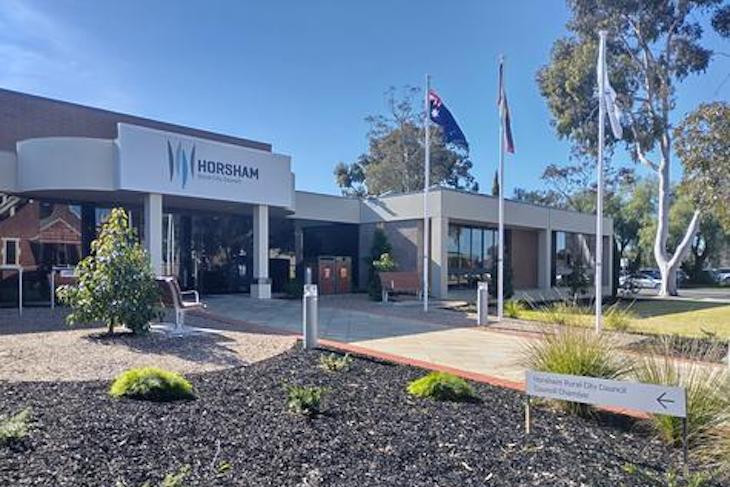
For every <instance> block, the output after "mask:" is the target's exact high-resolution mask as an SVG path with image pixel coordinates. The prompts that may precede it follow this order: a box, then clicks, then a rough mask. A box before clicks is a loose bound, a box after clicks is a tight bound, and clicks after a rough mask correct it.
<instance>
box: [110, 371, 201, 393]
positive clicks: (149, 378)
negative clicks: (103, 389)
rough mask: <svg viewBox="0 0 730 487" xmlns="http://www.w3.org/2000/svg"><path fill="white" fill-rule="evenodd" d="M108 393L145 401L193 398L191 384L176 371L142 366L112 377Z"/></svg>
mask: <svg viewBox="0 0 730 487" xmlns="http://www.w3.org/2000/svg"><path fill="white" fill-rule="evenodd" d="M109 395H111V396H112V397H116V398H121V397H128V398H131V399H143V400H147V401H177V400H181V399H195V394H194V393H193V386H192V385H191V384H190V382H188V381H187V380H186V379H185V378H184V377H183V376H181V375H180V374H178V373H176V372H170V371H167V370H162V369H158V368H155V367H142V368H137V369H129V370H127V371H125V372H122V373H121V374H120V375H118V376H117V378H116V379H114V382H113V383H112V385H111V387H110V388H109Z"/></svg>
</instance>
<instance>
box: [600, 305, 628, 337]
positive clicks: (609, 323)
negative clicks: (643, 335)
mask: <svg viewBox="0 0 730 487" xmlns="http://www.w3.org/2000/svg"><path fill="white" fill-rule="evenodd" d="M635 318H636V313H634V312H633V311H632V310H631V307H630V306H629V307H626V308H624V307H622V306H621V305H620V304H619V302H618V301H617V302H615V303H614V304H612V305H611V306H609V307H608V308H607V309H606V311H605V312H604V313H603V324H604V325H605V326H606V328H608V329H609V330H615V331H621V332H625V331H628V329H629V327H630V326H631V321H632V320H634V319H635Z"/></svg>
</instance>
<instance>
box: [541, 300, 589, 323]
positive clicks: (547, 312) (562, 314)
mask: <svg viewBox="0 0 730 487" xmlns="http://www.w3.org/2000/svg"><path fill="white" fill-rule="evenodd" d="M543 315H544V316H545V321H546V322H548V323H553V324H556V325H562V326H581V325H582V324H583V322H584V321H585V317H586V310H585V309H584V308H582V307H581V306H580V305H579V304H577V303H575V302H568V301H560V302H557V303H553V304H551V305H549V306H547V307H545V308H543Z"/></svg>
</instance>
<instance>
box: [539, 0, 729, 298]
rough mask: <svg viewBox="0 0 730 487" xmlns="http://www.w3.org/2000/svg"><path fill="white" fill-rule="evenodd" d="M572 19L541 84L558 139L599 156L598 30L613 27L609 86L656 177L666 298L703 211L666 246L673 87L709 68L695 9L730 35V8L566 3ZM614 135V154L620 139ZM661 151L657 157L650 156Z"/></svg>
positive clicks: (636, 153)
mask: <svg viewBox="0 0 730 487" xmlns="http://www.w3.org/2000/svg"><path fill="white" fill-rule="evenodd" d="M568 5H569V6H570V8H571V10H572V12H573V16H572V18H571V20H570V21H569V23H568V25H567V27H568V29H569V30H570V31H571V32H572V33H573V36H572V37H569V38H563V39H559V40H557V41H556V42H555V44H554V45H553V50H552V54H551V60H550V64H549V65H547V66H544V67H543V68H541V69H540V71H539V72H538V75H537V81H538V84H539V86H540V90H541V92H542V95H543V96H544V97H545V98H546V99H547V102H548V105H549V107H550V110H551V112H552V114H553V124H554V125H555V128H556V131H557V133H558V135H559V136H561V137H565V138H568V139H570V140H571V141H572V142H573V146H574V151H575V153H576V155H578V156H579V157H584V158H585V157H587V158H594V157H595V155H596V154H597V135H596V134H597V132H598V130H597V117H596V112H597V109H598V98H597V96H596V86H597V80H596V73H595V66H596V53H597V44H598V31H599V30H601V29H605V30H608V32H609V37H608V43H607V49H608V60H609V63H610V67H609V73H610V75H611V78H612V79H611V84H612V85H613V87H614V88H615V89H616V91H617V93H618V98H619V103H620V105H621V106H622V109H623V110H624V113H625V114H626V116H625V119H624V120H623V121H622V123H623V124H624V128H625V133H626V134H627V135H626V137H625V140H624V142H625V144H626V146H627V148H629V149H630V151H631V155H632V157H633V158H634V160H635V161H637V162H640V163H642V164H644V165H645V166H646V167H648V168H649V169H650V170H652V171H653V172H654V173H655V174H656V176H657V188H658V204H657V221H658V225H657V228H656V234H655V236H654V245H653V251H654V258H655V260H656V262H657V265H658V266H659V269H660V271H661V274H662V285H661V289H660V294H661V295H674V294H676V292H677V288H676V271H677V268H678V266H679V264H680V262H681V261H682V260H683V259H684V257H685V256H686V255H687V253H688V252H689V250H690V243H691V241H692V238H693V237H694V234H695V231H696V229H697V223H698V221H699V217H700V213H699V209H697V210H696V211H695V213H694V214H693V217H692V219H691V221H690V223H689V225H688V227H687V228H686V230H685V232H684V236H683V238H682V240H681V241H680V243H679V245H678V246H677V248H676V249H675V250H674V252H673V253H670V252H669V251H668V248H667V239H668V234H669V209H670V199H671V187H672V186H671V181H670V165H671V155H672V126H671V121H670V115H671V113H672V109H673V108H674V105H675V98H676V93H675V86H676V84H677V83H679V82H681V81H682V80H684V79H685V78H686V77H687V76H689V75H690V74H696V73H701V72H703V71H704V70H705V69H706V68H707V66H708V64H709V62H710V60H711V58H712V56H713V52H712V51H710V50H709V49H707V48H705V47H703V46H702V44H701V41H702V34H703V30H702V26H701V24H700V23H698V22H697V21H696V20H695V19H696V18H697V17H696V14H703V13H708V12H709V13H710V14H711V15H712V25H713V27H714V28H715V30H716V31H717V32H718V33H719V34H720V35H722V36H728V34H730V29H729V28H728V23H730V22H729V21H728V17H729V16H728V12H730V6H729V5H723V1H722V0H677V1H669V0H664V1H660V0H657V1H616V0H568ZM617 142H618V141H617V140H614V139H613V138H612V137H611V136H610V135H609V136H608V137H607V148H608V151H609V152H610V151H611V149H612V147H613V146H614V145H615V144H616V143H617ZM653 151H656V154H657V159H656V160H652V158H651V156H650V153H652V152H653Z"/></svg>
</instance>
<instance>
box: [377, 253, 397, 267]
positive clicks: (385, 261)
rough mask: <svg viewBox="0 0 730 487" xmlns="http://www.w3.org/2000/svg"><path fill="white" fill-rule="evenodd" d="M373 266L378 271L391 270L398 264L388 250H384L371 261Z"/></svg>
mask: <svg viewBox="0 0 730 487" xmlns="http://www.w3.org/2000/svg"><path fill="white" fill-rule="evenodd" d="M373 267H375V270H376V271H378V272H391V271H394V270H396V269H397V268H398V264H397V263H396V262H395V259H393V257H392V256H391V255H390V253H389V252H385V253H383V254H381V255H380V257H378V258H377V260H374V261H373Z"/></svg>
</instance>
